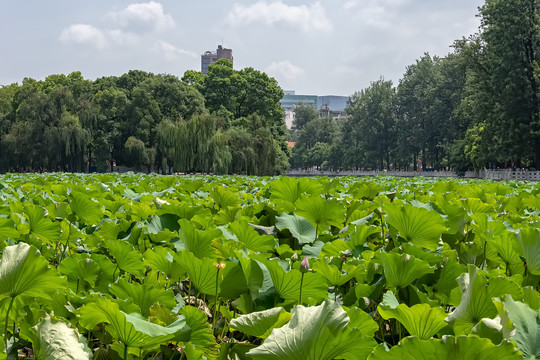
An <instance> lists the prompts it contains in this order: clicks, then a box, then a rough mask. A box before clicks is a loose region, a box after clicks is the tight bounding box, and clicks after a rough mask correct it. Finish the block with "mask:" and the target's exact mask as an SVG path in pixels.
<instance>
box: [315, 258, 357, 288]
mask: <svg viewBox="0 0 540 360" xmlns="http://www.w3.org/2000/svg"><path fill="white" fill-rule="evenodd" d="M313 270H314V271H315V272H316V273H317V274H321V275H322V276H324V277H325V278H326V280H328V284H330V286H341V285H343V284H345V283H346V282H348V281H349V280H351V279H352V278H353V277H354V276H355V275H356V272H357V270H358V271H359V270H361V269H358V268H356V267H355V268H353V269H350V271H349V272H345V271H344V272H343V273H342V272H341V270H339V268H338V267H337V266H335V265H331V264H328V262H326V260H324V259H317V260H316V261H315V262H314V264H313Z"/></svg>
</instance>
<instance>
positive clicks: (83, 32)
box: [60, 24, 107, 49]
mask: <svg viewBox="0 0 540 360" xmlns="http://www.w3.org/2000/svg"><path fill="white" fill-rule="evenodd" d="M60 41H62V42H64V43H76V44H92V45H94V46H95V47H96V48H98V49H103V48H105V47H106V46H107V38H106V36H105V34H104V33H103V31H101V30H99V29H98V28H95V27H93V26H92V25H87V24H72V25H70V26H68V27H67V28H65V29H64V30H62V33H61V34H60Z"/></svg>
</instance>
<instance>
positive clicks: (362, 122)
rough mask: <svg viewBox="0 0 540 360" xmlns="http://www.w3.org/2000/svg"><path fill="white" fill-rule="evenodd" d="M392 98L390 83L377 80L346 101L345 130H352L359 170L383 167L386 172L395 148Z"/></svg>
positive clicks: (392, 89)
mask: <svg viewBox="0 0 540 360" xmlns="http://www.w3.org/2000/svg"><path fill="white" fill-rule="evenodd" d="M395 97H396V92H395V89H394V88H393V87H392V82H391V81H385V80H384V79H383V78H381V79H379V80H378V81H375V82H372V83H371V85H370V86H369V87H368V88H367V89H365V90H362V91H360V92H356V93H355V94H353V95H352V96H351V98H350V100H349V106H348V108H347V113H348V114H349V115H350V118H349V119H347V122H348V123H349V124H348V126H347V128H354V132H353V133H354V135H355V136H357V139H356V143H357V149H358V147H359V149H358V150H359V151H360V152H361V153H362V154H363V159H362V166H363V167H370V168H379V169H383V168H384V167H385V164H386V168H387V169H389V168H390V165H391V160H390V155H391V150H392V148H393V146H394V144H395V121H396V116H395Z"/></svg>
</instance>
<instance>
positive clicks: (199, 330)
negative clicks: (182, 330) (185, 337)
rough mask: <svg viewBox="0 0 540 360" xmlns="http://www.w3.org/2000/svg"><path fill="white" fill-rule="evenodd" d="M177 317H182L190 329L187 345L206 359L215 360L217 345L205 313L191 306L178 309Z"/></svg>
mask: <svg viewBox="0 0 540 360" xmlns="http://www.w3.org/2000/svg"><path fill="white" fill-rule="evenodd" d="M179 315H182V316H184V318H185V320H186V324H187V325H188V326H189V328H190V329H191V333H190V337H189V343H188V344H190V345H191V346H193V347H194V348H195V349H196V350H197V351H200V352H201V353H202V354H203V355H204V356H205V357H206V358H207V359H216V358H217V352H218V345H217V343H216V339H215V338H214V334H213V332H212V328H211V327H210V324H209V323H208V317H207V316H206V313H205V312H204V311H202V310H199V309H197V308H196V307H193V306H184V307H182V308H181V309H180V311H179ZM188 358H189V357H188Z"/></svg>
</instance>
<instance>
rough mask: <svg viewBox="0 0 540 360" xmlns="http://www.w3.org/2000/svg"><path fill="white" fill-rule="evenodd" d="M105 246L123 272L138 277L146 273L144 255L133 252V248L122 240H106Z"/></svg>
mask: <svg viewBox="0 0 540 360" xmlns="http://www.w3.org/2000/svg"><path fill="white" fill-rule="evenodd" d="M104 244H105V247H107V249H108V250H109V253H110V254H111V256H112V257H113V259H114V260H115V261H116V265H118V267H119V268H120V269H121V270H124V271H125V272H128V273H130V274H133V275H135V276H137V277H141V276H142V275H143V274H144V273H145V271H146V268H145V267H144V264H143V261H142V254H141V253H140V252H138V251H135V250H133V246H131V245H130V244H128V243H127V242H124V241H122V240H105V241H104Z"/></svg>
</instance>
